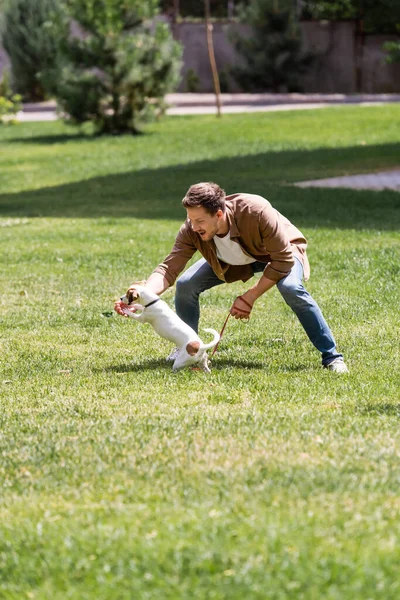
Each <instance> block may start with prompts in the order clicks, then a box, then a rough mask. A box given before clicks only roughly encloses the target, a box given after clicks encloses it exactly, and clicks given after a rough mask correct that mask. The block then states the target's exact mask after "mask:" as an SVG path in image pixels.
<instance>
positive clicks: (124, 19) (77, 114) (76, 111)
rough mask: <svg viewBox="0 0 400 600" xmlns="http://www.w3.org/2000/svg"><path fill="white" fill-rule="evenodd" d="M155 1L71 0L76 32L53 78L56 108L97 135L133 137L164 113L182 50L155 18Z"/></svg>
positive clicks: (176, 74)
mask: <svg viewBox="0 0 400 600" xmlns="http://www.w3.org/2000/svg"><path fill="white" fill-rule="evenodd" d="M157 7H158V2H157V1H155V0H147V1H144V0H125V1H122V0H70V1H69V11H70V16H71V17H72V18H73V19H74V20H75V21H76V23H77V24H78V26H79V28H80V34H79V35H74V36H69V37H68V39H67V40H66V41H65V42H64V44H63V46H62V49H61V61H60V63H59V66H58V68H57V72H56V73H55V74H54V75H53V77H52V78H51V79H52V80H53V82H54V84H53V85H49V89H51V91H52V92H54V94H55V96H56V99H57V102H58V106H59V109H60V111H61V112H62V113H64V114H65V115H66V117H67V118H68V119H69V120H70V121H71V122H72V123H84V122H85V121H92V122H93V123H94V124H95V126H96V127H97V130H98V131H99V132H100V133H122V132H133V133H136V132H138V131H139V129H140V125H141V124H142V123H143V122H144V121H146V120H148V119H149V118H152V117H154V116H157V115H160V114H161V113H162V112H163V111H164V110H165V103H164V96H165V94H166V93H167V92H169V91H172V90H173V89H174V87H175V85H176V84H177V83H178V80H179V71H180V67H181V60H180V59H181V46H180V45H179V44H178V43H177V42H175V41H174V40H173V38H172V35H171V32H170V29H169V26H168V25H167V24H166V23H164V22H161V21H160V20H157V19H155V16H156V14H157Z"/></svg>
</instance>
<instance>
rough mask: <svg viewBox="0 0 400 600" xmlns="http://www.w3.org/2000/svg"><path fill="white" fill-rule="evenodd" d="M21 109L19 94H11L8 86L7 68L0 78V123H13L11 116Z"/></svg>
mask: <svg viewBox="0 0 400 600" xmlns="http://www.w3.org/2000/svg"><path fill="white" fill-rule="evenodd" d="M21 109H22V104H21V96H20V95H19V94H13V92H12V89H11V86H10V76H9V73H8V71H7V70H5V71H4V72H3V76H2V78H1V79H0V124H3V123H15V119H13V118H12V116H13V115H16V114H17V113H18V112H19V111H20V110H21Z"/></svg>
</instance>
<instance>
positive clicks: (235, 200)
mask: <svg viewBox="0 0 400 600" xmlns="http://www.w3.org/2000/svg"><path fill="white" fill-rule="evenodd" d="M226 214H227V217H228V221H229V230H230V235H231V239H232V240H233V241H235V242H237V243H238V244H240V246H241V248H242V250H243V251H244V252H245V253H246V254H248V255H250V256H252V257H253V258H255V259H256V260H257V261H261V262H264V263H266V267H265V270H264V273H263V275H265V277H267V278H268V279H271V280H272V281H279V280H280V279H282V278H283V277H285V276H286V275H287V274H288V273H289V271H290V270H291V268H292V267H293V265H294V256H297V257H298V258H299V259H300V260H301V262H302V263H303V267H304V277H305V279H308V277H309V273H310V268H309V264H308V259H307V255H306V247H307V240H306V238H305V237H304V236H303V234H302V233H301V231H299V230H298V229H297V227H295V226H294V225H292V223H291V222H290V221H289V220H288V219H286V217H284V216H283V215H281V214H280V213H279V212H278V211H277V210H275V208H273V207H272V206H271V204H270V203H269V202H268V200H266V199H265V198H263V197H262V196H256V195H254V194H232V195H231V196H227V197H226ZM196 250H198V251H199V252H200V253H201V254H202V255H203V256H204V258H205V259H206V261H207V262H208V263H209V264H210V265H211V267H212V269H213V271H214V273H215V274H216V275H217V277H218V278H219V279H221V280H222V281H226V282H228V283H230V282H232V281H238V280H240V279H241V280H242V281H247V280H248V279H250V277H252V276H253V271H252V268H251V264H248V265H228V264H226V263H225V262H223V261H221V260H219V259H218V257H217V251H216V247H215V243H214V240H211V241H209V242H203V240H202V239H201V237H200V236H199V235H198V234H197V233H195V232H194V231H193V230H192V228H191V226H190V222H189V220H188V219H186V221H185V223H184V224H183V225H182V227H181V228H180V230H179V233H178V235H177V237H176V240H175V244H174V247H173V248H172V251H171V253H170V254H169V255H168V256H167V257H166V259H165V260H164V262H162V263H161V264H160V265H158V267H157V268H156V269H155V270H154V272H155V273H161V274H162V275H164V276H165V278H166V279H167V281H168V283H169V284H170V285H173V284H174V282H175V280H176V278H177V277H178V275H179V273H181V271H183V269H184V268H185V265H186V263H187V262H188V261H189V260H190V259H191V258H192V256H193V254H194V253H195V252H196Z"/></svg>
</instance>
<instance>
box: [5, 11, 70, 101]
mask: <svg viewBox="0 0 400 600" xmlns="http://www.w3.org/2000/svg"><path fill="white" fill-rule="evenodd" d="M62 17H63V4H62V3H61V1H60V0H6V3H5V7H4V14H3V19H2V24H1V37H2V43H3V46H4V48H5V50H6V51H7V53H8V55H9V57H10V61H11V70H12V86H13V89H14V90H15V91H16V92H18V93H20V94H22V96H23V97H24V98H25V99H27V100H43V99H44V97H45V89H44V85H43V81H42V75H43V74H44V73H45V72H46V71H48V70H49V68H52V67H53V66H54V61H55V59H56V56H57V49H58V43H59V42H58V40H59V36H62V35H66V30H64V31H63V32H62V31H60V24H61V22H62ZM56 26H57V27H56Z"/></svg>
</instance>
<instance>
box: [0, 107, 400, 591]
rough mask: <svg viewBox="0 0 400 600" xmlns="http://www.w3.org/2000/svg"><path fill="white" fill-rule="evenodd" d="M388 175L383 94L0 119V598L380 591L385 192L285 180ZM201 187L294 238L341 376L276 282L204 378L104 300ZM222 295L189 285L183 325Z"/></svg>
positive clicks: (389, 446)
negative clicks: (170, 357)
mask: <svg viewBox="0 0 400 600" xmlns="http://www.w3.org/2000/svg"><path fill="white" fill-rule="evenodd" d="M399 166H400V106H397V105H389V106H382V107H362V108H360V107H351V106H350V107H349V106H347V107H336V108H331V109H321V110H318V111H298V112H292V113H275V114H273V113H265V114H252V115H230V116H224V117H223V118H222V119H221V120H218V119H216V118H215V117H211V116H202V117H170V118H166V119H165V120H163V121H162V122H160V123H158V124H156V125H153V126H149V127H148V128H147V130H146V132H145V134H144V135H141V136H138V137H129V136H123V137H120V138H118V137H112V138H110V137H105V138H96V137H91V136H90V132H89V131H88V130H86V129H82V130H78V131H75V130H73V129H70V128H68V127H67V126H66V125H64V124H62V123H32V124H24V125H19V126H15V127H3V128H1V129H0V228H1V235H0V260H1V269H0V285H1V290H2V295H1V297H0V307H1V312H0V350H1V354H0V356H1V376H0V419H1V429H0V457H1V460H0V598H1V599H6V600H21V599H24V598H34V599H40V600H42V599H43V600H65V599H73V600H75V599H77V600H133V599H135V600H136V599H140V600H142V599H143V600H145V599H151V600H153V599H156V600H164V599H166V600H175V599H187V600H200V599H201V600H203V599H204V600H206V599H207V600H209V599H210V600H211V599H212V600H222V599H227V600H231V599H234V600H236V599H237V600H255V599H259V600H264V599H267V600H292V599H296V600H297V599H303V600H321V599H324V600H347V599H349V600H350V599H351V600H368V599H371V600H376V599H378V598H379V599H382V600H398V598H399V597H400V578H399V564H400V432H399V419H400V399H399V396H400V383H399V382H400V372H399V365H400V352H399V333H400V327H399V306H400V286H399V274H400V267H399V265H400V233H399V229H400V194H399V193H395V192H390V191H384V192H368V191H357V192H356V191H350V190H335V189H331V190H328V189H327V190H320V189H308V190H307V189H300V188H295V187H293V186H292V185H291V183H292V182H294V181H297V180H305V179H310V178H314V177H316V178H317V177H327V176H335V175H344V174H352V173H362V172H370V171H374V170H379V169H390V168H394V167H399ZM201 180H214V181H217V183H219V184H220V185H222V186H223V187H224V188H225V189H226V191H227V192H228V193H233V192H236V191H247V192H252V193H260V194H262V195H264V196H265V197H267V198H268V199H269V200H270V201H271V202H272V204H273V205H274V206H276V208H278V210H280V211H281V212H282V213H283V214H285V215H286V216H287V217H288V218H290V219H291V220H292V221H293V222H294V223H295V224H296V225H297V226H298V227H299V228H300V229H301V230H302V231H303V233H304V234H305V235H306V237H307V238H308V240H309V257H310V262H311V268H312V274H311V279H310V281H309V283H308V289H309V290H310V291H311V293H312V294H313V295H314V297H315V298H316V299H317V301H318V302H319V304H320V306H321V308H322V309H323V312H324V314H325V316H326V318H327V320H328V322H329V324H330V325H331V328H332V330H333V331H334V334H335V337H336V339H337V342H338V347H339V349H340V351H342V352H343V353H344V355H345V358H346V362H347V364H348V366H349V368H350V371H351V372H350V374H349V375H347V376H338V375H335V374H333V373H329V372H327V371H325V370H323V369H322V368H321V367H320V362H319V356H318V353H317V352H316V351H315V349H314V348H313V347H312V346H311V344H310V343H309V342H308V340H307V339H306V337H305V334H304V332H303V331H302V329H301V327H300V325H299V323H298V322H297V320H296V318H295V317H294V316H293V315H292V314H291V312H290V310H289V309H288V308H287V306H286V305H285V304H284V302H283V301H282V299H281V298H280V296H279V293H278V292H277V290H272V291H271V292H269V293H268V294H266V295H265V296H263V297H262V298H260V300H259V301H258V302H257V304H256V306H255V309H254V311H253V316H252V319H251V321H250V322H249V323H242V322H236V321H234V320H233V319H232V320H231V321H229V323H228V326H227V328H226V331H225V335H224V338H223V341H222V342H221V344H220V346H219V348H218V352H217V353H216V355H215V357H214V358H213V361H212V374H211V375H209V376H207V375H205V374H203V373H200V372H193V371H182V372H179V373H178V374H173V373H172V372H171V367H170V365H168V364H167V363H166V362H165V357H166V355H167V354H168V353H169V351H170V349H171V345H170V344H168V343H167V342H166V341H164V340H161V339H160V338H158V337H157V336H156V335H155V334H154V332H153V330H152V329H151V328H150V327H148V326H143V325H139V324H137V323H134V322H133V321H132V320H126V319H122V318H121V317H118V316H117V315H116V314H113V312H112V307H113V302H114V300H115V299H116V298H117V297H119V296H120V295H121V293H123V292H124V291H125V289H126V288H127V287H128V285H129V284H130V283H131V282H132V281H134V280H137V279H142V278H144V277H146V276H147V275H148V274H149V273H150V272H151V271H152V269H153V268H154V267H155V266H156V265H157V264H158V262H160V261H161V260H162V259H163V258H164V256H165V255H166V254H167V253H168V251H169V249H170V248H171V246H172V243H173V240H174V237H175V234H176V232H177V230H178V228H179V225H180V223H181V222H182V220H183V218H184V211H183V209H182V208H181V206H180V199H181V198H182V197H183V195H184V193H185V191H186V189H187V188H188V186H189V185H190V184H192V183H195V182H198V181H201ZM196 258H197V257H196ZM245 289H246V284H243V283H238V284H233V285H229V286H220V287H218V288H215V289H214V290H210V291H209V292H206V293H205V294H204V295H203V300H202V308H203V310H202V319H201V327H214V328H215V329H217V330H220V328H221V326H222V324H223V322H224V319H225V316H226V314H227V311H228V308H229V306H230V305H231V303H232V301H233V299H234V298H235V297H236V296H237V295H238V294H239V293H243V291H245ZM164 298H165V300H166V301H167V302H168V303H170V304H171V305H172V303H173V290H168V291H167V292H166V293H165V295H164ZM205 339H207V334H206V335H205Z"/></svg>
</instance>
